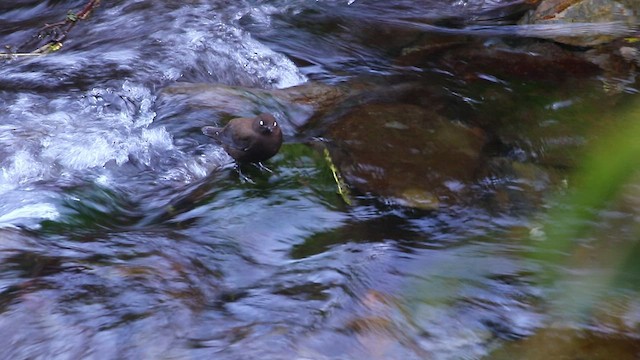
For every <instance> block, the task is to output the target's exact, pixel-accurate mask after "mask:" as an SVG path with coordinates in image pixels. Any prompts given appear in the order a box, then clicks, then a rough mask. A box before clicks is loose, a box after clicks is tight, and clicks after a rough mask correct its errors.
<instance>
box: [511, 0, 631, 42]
mask: <svg viewBox="0 0 640 360" xmlns="http://www.w3.org/2000/svg"><path fill="white" fill-rule="evenodd" d="M639 11H640V2H638V1H636V0H545V1H543V2H542V3H541V4H540V5H539V6H538V8H537V9H536V10H535V11H534V12H532V13H531V14H530V15H529V16H526V17H525V18H524V19H523V23H528V24H547V25H558V27H557V28H556V31H557V32H558V34H560V32H561V31H562V32H563V33H566V32H567V31H568V32H570V34H568V35H558V36H553V37H552V39H553V40H555V41H557V42H560V43H564V44H569V45H576V46H594V45H600V44H604V43H607V42H610V41H612V40H614V39H616V38H619V37H622V36H625V35H627V34H629V33H630V32H631V29H632V28H633V27H634V26H637V23H638V13H639ZM599 23H601V24H602V25H598V24H599ZM577 24H591V25H595V26H584V27H570V25H577ZM552 30H553V29H552V28H551V29H549V31H552ZM571 32H572V33H571Z"/></svg>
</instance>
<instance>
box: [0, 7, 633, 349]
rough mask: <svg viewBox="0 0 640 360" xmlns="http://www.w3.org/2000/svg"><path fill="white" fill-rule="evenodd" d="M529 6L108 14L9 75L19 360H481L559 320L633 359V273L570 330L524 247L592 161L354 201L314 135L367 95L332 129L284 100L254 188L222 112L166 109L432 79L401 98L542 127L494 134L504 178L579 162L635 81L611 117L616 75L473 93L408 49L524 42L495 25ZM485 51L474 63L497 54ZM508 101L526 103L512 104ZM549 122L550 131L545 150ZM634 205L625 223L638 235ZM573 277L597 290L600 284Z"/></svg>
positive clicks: (52, 17) (620, 215) (466, 115)
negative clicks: (280, 136)
mask: <svg viewBox="0 0 640 360" xmlns="http://www.w3.org/2000/svg"><path fill="white" fill-rule="evenodd" d="M85 3H86V1H80V0H75V1H54V0H49V1H26V0H25V1H19V0H9V1H7V0H5V1H3V3H2V4H0V24H1V26H0V44H2V45H12V46H14V47H17V46H19V45H20V44H22V43H24V42H26V41H28V40H29V39H30V38H31V37H32V36H33V35H34V34H35V33H37V30H38V29H39V28H40V27H41V26H42V25H43V24H46V23H52V22H55V21H59V20H60V19H64V17H65V16H66V14H67V11H68V10H70V9H76V10H77V9H81V8H82V7H83V6H84V4H85ZM514 4H515V5H514ZM518 6H520V5H519V4H516V3H510V2H500V1H494V2H489V1H477V2H475V1H448V0H447V1H436V0H428V1H427V0H425V1H402V0H395V1H358V0H355V1H353V0H351V1H347V0H342V1H337V0H336V1H329V0H325V1H297V0H296V1H280V0H263V1H259V0H253V1H250V0H237V1H224V0H208V1H205V0H201V1H200V0H193V1H173V0H162V1H157V0H153V1H151V0H126V1H125V0H122V1H102V2H101V4H100V6H99V7H97V8H96V9H95V10H94V12H93V13H92V15H91V16H90V17H89V18H87V19H85V20H82V21H79V22H78V24H77V25H76V27H75V28H73V29H72V31H71V32H70V33H69V37H68V38H67V40H66V41H65V42H64V45H63V47H62V49H61V50H59V51H57V52H54V53H51V54H49V55H46V56H38V57H20V58H13V59H5V60H2V63H1V64H0V65H1V66H0V348H1V349H2V350H0V358H2V359H80V358H82V359H125V358H126V359H192V358H193V359H211V358H220V359H258V358H260V359H338V358H341V359H352V358H353V359H361V358H379V359H391V358H394V359H462V358H465V359H475V358H484V357H487V358H490V357H491V356H498V355H492V353H493V352H494V351H495V350H496V349H500V348H502V347H504V346H507V345H508V344H511V343H513V342H517V341H520V340H522V339H528V338H531V337H534V336H535V335H536V334H540V333H541V332H544V331H545V330H549V329H552V330H553V331H560V332H562V331H569V335H566V334H565V333H563V334H565V335H558V338H563V336H565V337H569V338H570V337H571V336H573V334H583V335H584V334H587V335H584V336H585V337H588V338H594V339H596V340H594V341H597V339H600V336H602V337H611V338H615V339H617V341H620V342H622V343H623V344H625V345H624V346H623V345H620V348H624V349H627V348H628V347H630V348H631V349H635V350H637V349H638V348H637V343H636V342H635V340H634V339H636V338H635V336H637V334H638V329H639V328H640V327H639V326H640V325H639V324H640V315H639V314H640V302H638V300H637V299H638V293H637V290H638V289H637V288H634V286H629V285H628V283H633V281H632V280H631V281H629V282H626V283H623V284H622V285H620V286H619V287H615V288H611V289H607V290H606V291H603V293H602V294H601V297H602V298H608V299H613V300H611V303H613V304H616V305H612V308H611V309H604V310H602V313H603V314H604V315H602V316H600V317H597V316H594V317H590V318H586V319H582V318H581V319H580V320H575V318H571V320H567V321H566V322H564V323H562V324H561V325H558V324H555V325H554V320H555V316H556V315H557V314H556V312H557V310H553V306H551V305H549V304H550V303H553V302H554V301H555V300H554V299H555V298H554V297H553V295H554V294H556V293H557V292H558V289H561V288H562V286H563V285H562V284H560V285H553V286H552V285H543V284H544V283H543V282H538V281H537V276H538V275H539V274H540V271H541V270H540V269H541V267H544V261H543V263H542V264H541V262H540V260H533V259H530V258H528V257H527V256H525V255H523V254H525V253H526V252H528V251H532V249H534V248H535V247H532V245H531V243H530V242H529V240H530V238H531V237H535V236H533V235H535V234H536V231H537V229H538V227H539V221H540V216H539V215H537V212H538V211H542V210H544V209H545V207H546V206H547V205H548V204H549V201H550V200H549V197H550V196H551V195H552V194H553V192H554V191H558V190H560V191H561V190H562V189H563V184H564V181H565V180H566V178H567V177H568V176H569V174H570V170H571V168H570V166H569V165H566V164H567V163H570V164H574V163H575V159H573V158H572V160H571V161H565V160H564V158H563V160H558V161H557V162H556V163H553V165H551V166H549V167H543V166H542V165H540V166H538V167H526V168H525V170H524V172H525V173H527V174H530V173H532V172H534V173H536V175H534V176H525V175H522V172H520V173H501V172H499V171H495V172H491V171H489V172H488V173H489V174H490V175H487V176H484V177H481V179H482V180H481V181H476V182H474V186H472V188H473V189H472V194H473V196H471V197H470V198H469V199H466V200H465V201H452V202H450V203H447V204H443V205H442V206H441V208H440V209H439V210H435V211H432V210H424V209H415V208H411V207H407V206H402V205H401V204H400V205H399V204H398V203H394V202H393V201H390V200H389V199H388V198H387V197H384V196H382V197H379V196H377V194H376V193H375V191H360V192H358V191H354V195H353V196H354V200H355V201H354V203H353V204H351V205H348V204H347V203H345V200H344V199H343V198H341V196H339V195H337V194H336V183H335V182H334V180H333V178H332V177H331V173H330V172H329V171H328V164H327V162H326V161H325V160H324V158H323V156H322V155H320V153H318V152H317V151H316V150H314V148H313V147H312V146H308V145H307V143H308V142H309V140H310V139H312V138H316V137H318V136H319V137H322V136H323V135H324V129H325V128H326V127H327V126H331V124H332V123H333V122H336V121H338V120H336V119H339V118H340V117H341V114H342V113H340V111H345V110H344V109H345V108H349V109H350V108H352V107H355V106H360V105H362V104H363V103H367V101H368V100H366V99H367V98H366V97H364V98H363V97H356V100H354V102H353V103H349V104H347V105H344V104H342V105H340V106H341V107H336V108H339V109H342V110H336V114H337V115H335V116H332V115H331V114H332V113H331V109H329V110H326V109H324V110H323V111H325V114H329V115H326V116H324V117H322V118H321V119H320V120H318V119H316V120H317V121H316V122H315V123H313V124H311V125H300V123H299V122H296V119H295V116H293V117H292V116H290V115H291V114H297V113H296V111H297V110H296V109H295V108H293V107H292V108H286V107H285V108H282V107H273V106H271V105H269V103H268V101H267V100H265V99H262V100H260V101H262V102H260V101H258V102H257V104H258V105H256V106H258V107H260V106H264V110H273V109H275V115H276V117H277V118H278V120H279V121H281V123H282V127H283V129H284V133H285V144H284V146H283V149H282V151H281V153H280V154H279V155H277V156H276V157H275V158H274V159H272V160H271V161H268V162H267V163H266V164H265V165H266V166H267V167H268V168H269V169H270V171H268V170H264V169H262V170H260V169H253V168H250V169H247V170H246V171H247V173H246V174H245V175H247V176H248V178H249V180H248V181H245V180H243V179H242V178H241V177H239V176H238V174H237V173H236V171H235V170H234V169H233V164H232V163H231V161H230V158H229V156H228V155H227V154H226V153H225V152H224V151H223V150H222V149H221V148H220V147H219V146H218V145H216V144H214V143H212V142H211V141H209V140H208V139H207V138H206V137H204V136H203V135H202V134H201V133H200V130H199V129H200V127H201V126H203V125H213V124H219V123H220V121H221V120H223V119H222V117H220V116H218V117H215V116H213V117H212V115H211V114H212V113H211V112H208V110H207V109H204V110H203V109H201V108H198V109H183V108H181V107H180V106H178V105H176V103H175V101H174V102H172V101H171V100H167V101H165V100H163V99H164V98H165V96H166V95H165V93H164V91H165V89H166V88H167V87H171V86H175V85H176V84H181V83H207V84H212V85H214V84H220V85H229V86H237V87H239V88H234V89H243V88H251V89H262V90H264V91H279V89H282V90H284V89H287V88H291V87H294V86H297V85H303V84H309V83H314V82H316V83H321V84H323V85H328V86H336V87H337V86H346V87H352V88H353V89H361V88H359V86H360V87H361V86H364V87H365V90H364V91H365V92H367V91H369V90H368V89H370V88H367V86H369V85H360V84H361V83H367V84H371V83H375V84H376V85H375V86H376V89H379V87H380V86H381V87H383V88H384V87H386V86H389V87H391V86H392V85H394V84H398V83H411V84H413V83H416V82H418V83H421V84H423V85H424V84H426V85H425V86H427V87H428V88H429V89H430V91H431V94H434V93H435V94H436V95H433V98H431V99H424V98H421V96H422V95H423V94H424V92H416V93H415V94H413V93H411V92H410V93H409V95H404V96H405V97H404V98H403V99H393V98H392V99H388V100H385V103H386V104H388V105H389V104H391V105H393V103H394V102H397V103H402V102H404V103H406V102H411V103H412V104H414V106H418V105H419V106H421V107H430V106H432V107H433V108H434V109H437V110H438V111H442V112H443V113H446V116H447V117H448V118H451V119H454V120H453V121H454V122H465V121H467V120H468V121H469V122H474V126H484V125H486V124H488V123H489V120H488V119H489V118H492V117H494V116H495V117H498V115H504V114H506V113H510V114H514V117H517V116H519V117H520V118H524V119H528V123H527V124H528V125H522V126H519V125H517V124H516V120H514V123H513V124H511V123H506V122H504V121H503V122H501V123H500V125H499V129H498V130H495V131H493V133H494V134H495V137H496V138H500V139H502V140H504V139H509V140H510V141H508V140H504V141H501V143H500V145H491V144H493V142H489V145H486V146H485V150H483V151H484V155H483V156H482V157H483V158H486V157H490V158H491V159H493V160H492V161H488V162H487V163H485V165H484V167H486V168H490V167H491V166H492V165H490V164H496V163H497V162H499V161H498V158H500V159H504V158H509V159H511V160H514V159H515V160H517V161H522V162H523V163H525V162H527V161H529V160H531V159H537V156H542V155H544V154H545V152H547V151H550V150H549V149H550V148H553V147H554V145H558V144H561V145H567V144H569V145H567V146H568V147H570V148H571V149H572V150H573V149H574V148H581V146H582V145H583V144H584V143H585V142H586V140H585V136H586V135H584V134H583V133H580V134H578V135H576V134H577V133H578V130H574V129H576V127H572V126H573V125H575V124H576V123H571V124H572V125H571V126H565V125H563V124H564V123H566V122H567V121H568V120H567V119H568V118H579V117H582V116H584V117H587V118H589V119H591V118H594V117H601V116H602V115H603V114H604V113H606V112H607V111H609V109H614V108H616V106H618V104H620V103H622V104H624V103H628V102H629V101H630V100H629V99H634V98H635V92H636V85H637V84H636V83H635V80H633V79H631V80H629V81H626V82H625V81H622V80H620V81H619V83H618V84H622V85H620V87H621V88H622V90H621V91H620V93H619V94H618V95H616V99H618V100H616V102H615V103H614V102H613V101H612V102H610V103H611V104H609V103H607V104H605V105H603V106H602V107H600V108H599V109H598V110H597V111H595V112H594V111H593V107H592V104H593V101H595V99H601V98H602V97H603V96H605V97H606V95H603V90H602V88H603V86H602V84H603V82H605V80H603V77H602V76H601V75H598V74H595V75H593V76H584V77H582V80H581V82H580V83H579V84H577V83H572V82H571V81H566V79H565V78H564V77H563V76H561V75H553V77H552V79H551V81H549V79H545V81H546V82H543V83H537V82H535V81H524V80H523V81H515V80H514V81H512V80H504V79H501V78H500V75H496V74H494V73H493V72H491V70H490V68H488V69H489V70H487V71H485V72H484V73H481V72H475V73H474V74H475V80H478V79H480V81H481V83H482V84H484V85H482V86H478V83H477V82H474V81H472V80H471V79H470V78H463V77H461V76H458V75H457V74H456V73H455V72H454V71H453V70H451V68H447V67H446V66H444V65H443V64H444V62H446V61H449V60H451V59H449V60H447V58H446V56H445V57H443V59H444V60H441V61H443V62H437V61H430V60H428V61H424V62H420V64H419V65H416V63H411V61H405V60H406V59H404V58H403V56H404V54H406V53H407V51H408V49H411V48H412V46H413V48H414V49H415V48H419V44H424V42H423V41H424V39H425V38H426V39H432V40H429V41H427V43H433V44H436V45H437V44H438V43H439V41H440V40H439V39H443V38H446V39H449V38H450V37H451V36H461V37H465V38H468V37H471V38H473V39H474V41H475V40H477V41H478V44H481V46H482V47H483V48H491V46H492V44H494V43H496V42H497V41H502V40H503V38H504V39H506V40H504V41H506V42H508V41H517V40H518V39H519V38H518V36H519V35H520V33H518V32H517V31H515V30H514V28H513V27H512V28H508V27H507V28H504V29H505V30H499V29H501V28H500V26H501V24H503V23H507V22H509V23H512V21H511V20H509V19H512V18H513V16H512V14H515V13H517V14H521V13H522V10H521V9H520V8H519V7H518ZM402 23H405V24H407V23H411V24H414V25H415V24H418V23H420V24H422V25H421V26H407V27H403V26H401V25H399V24H402ZM469 24H471V25H474V26H475V25H477V26H480V25H483V26H484V25H487V24H489V25H491V26H493V27H492V29H494V30H495V29H497V30H495V31H491V32H482V31H479V30H478V28H473V27H467V25H469ZM515 28H516V29H519V30H521V28H518V27H517V26H516V27H515ZM464 29H467V30H464ZM474 29H475V30H474ZM454 30H455V31H454ZM474 31H476V32H477V31H479V32H477V33H474ZM501 31H503V33H502V32H501ZM514 31H515V32H514ZM474 34H475V35H474ZM514 39H515V40H514ZM447 41H448V40H447ZM447 41H444V42H443V43H447ZM536 41H537V40H536ZM436 45H434V47H433V48H431V49H436V48H437V46H436ZM474 46H475V45H474ZM403 49H404V52H403ZM429 49H430V48H427V52H428V51H429ZM467 54H471V55H469V56H470V57H469V58H466V59H462V60H464V62H466V63H473V62H474V61H475V60H476V59H479V61H486V58H482V57H474V55H473V54H474V53H473V52H471V53H467ZM461 56H462V55H461ZM460 60H461V59H460V58H456V59H455V61H460ZM451 61H452V62H453V61H454V60H451ZM491 66H494V67H496V68H500V64H498V63H497V62H495V63H492V64H491ZM485 69H487V68H485ZM549 71H550V72H552V71H553V70H549ZM566 77H568V78H570V77H571V75H567V76H566ZM363 79H364V80H363ZM345 84H346V85H345ZM380 84H382V85H380ZM558 84H561V85H558ZM578 85H579V86H580V87H578ZM420 88H421V89H424V87H420ZM558 89H559V90H558ZM576 89H579V90H576ZM376 91H378V90H376ZM372 92H375V91H373V90H372ZM505 94H516V95H514V96H516V97H518V96H520V97H519V98H518V99H519V100H518V101H513V102H509V103H508V105H505V104H504V103H502V105H500V104H501V103H500V102H501V101H502V100H500V99H503V98H504V96H505ZM247 96H251V95H247ZM612 97H613V96H612ZM612 97H610V98H612ZM358 99H360V100H358ZM362 99H365V100H362ZM407 99H409V100H407ZM491 99H494V102H491ZM495 99H497V100H495ZM238 101H240V100H238ZM429 101H433V103H429V104H425V103H426V102H429ZM636 101H637V99H636ZM416 104H417V105H416ZM456 104H457V105H456ZM487 104H488V105H487ZM391 105H390V106H391ZM270 106H271V107H270ZM502 106H504V107H502ZM229 107H230V108H233V104H230V105H229ZM529 107H530V109H529ZM228 115H229V116H232V115H234V114H232V111H228ZM235 115H242V114H235ZM532 123H533V124H535V125H531V124H532ZM592 123H596V121H593V122H589V124H592ZM582 125H584V124H582V123H581V122H579V121H578V122H577V126H578V127H580V126H582ZM305 126H306V127H305ZM390 126H395V128H402V126H404V125H403V124H396V123H393V124H391V125H390ZM585 127H586V125H585ZM532 128H533V129H536V131H542V132H544V131H547V130H548V129H551V133H552V134H553V136H549V137H545V136H547V135H544V136H540V135H539V134H536V133H535V131H534V134H533V135H531V137H529V135H528V134H527V133H526V132H527V131H529V130H530V129H532ZM567 128H568V129H567ZM574 131H575V132H574ZM545 134H547V133H545ZM554 141H555V143H554ZM504 144H508V146H507V145H504ZM392 145H394V146H398V145H399V144H392ZM392 145H389V146H392ZM380 147H381V150H380V153H379V156H380V157H384V156H385V150H384V148H385V147H384V144H380ZM563 149H564V148H563ZM563 151H564V150H563ZM561 156H565V157H566V156H568V155H566V154H562V155H561ZM571 156H573V155H571ZM515 160H514V161H515ZM553 161H555V160H553V159H552V160H550V161H549V162H553ZM541 163H542V162H541ZM487 164H489V165H487ZM416 171H417V170H416ZM434 171H438V169H435V170H434ZM454 180H455V179H454ZM447 184H448V185H447V186H448V187H449V189H454V188H455V189H457V188H458V187H462V186H463V185H460V184H459V183H458V182H456V181H453V180H452V181H449V182H447ZM496 187H502V188H503V189H505V191H504V194H508V197H509V199H508V200H504V201H503V202H501V201H500V199H497V200H496V198H497V196H494V195H495V194H494V192H492V191H489V190H488V189H495V188H496ZM489 198H490V199H489ZM488 199H489V200H488ZM634 214H637V212H635V213H634V211H632V210H629V211H628V212H624V211H620V212H616V213H615V214H613V213H612V214H610V218H611V219H614V220H615V221H621V220H620V219H626V220H628V222H627V223H625V224H629V223H633V220H632V219H633V217H634V216H635V215H634ZM616 219H617V220H616ZM612 221H613V220H612ZM531 234H533V235H531ZM621 241H622V240H621ZM533 251H535V250H533ZM550 266H555V265H550ZM565 270H566V272H568V273H572V272H576V273H579V272H583V273H582V276H583V277H584V278H588V277H589V276H590V274H592V273H593V272H597V271H599V270H601V269H599V268H597V267H593V268H589V267H587V268H582V267H576V268H572V267H570V266H569V268H568V269H565ZM636 274H637V273H636ZM580 279H582V278H580ZM580 279H577V280H576V279H573V280H566V281H567V282H568V283H571V282H572V281H575V282H580V281H582V280H580ZM636 280H637V279H636ZM567 286H570V284H569V285H567ZM594 291H595V290H594ZM602 318H604V319H606V320H602V322H599V321H598V319H602ZM612 323H613V324H618V323H624V325H623V326H622V325H621V326H617V327H616V326H613V325H611V324H612ZM558 329H559V330H558ZM594 334H595V335H594ZM602 334H604V335H602ZM534 346H535V345H534ZM537 346H539V347H540V346H541V345H540V344H538V345H537ZM625 346H627V347H625ZM577 351H578V353H580V352H579V351H583V353H584V354H588V350H585V349H584V347H583V348H582V350H577ZM630 351H631V350H630ZM630 353H631V352H629V354H630ZM624 354H627V353H624ZM636 354H637V352H636ZM521 356H522V357H521V358H526V357H525V356H524V355H521ZM531 358H535V357H534V356H533V355H531Z"/></svg>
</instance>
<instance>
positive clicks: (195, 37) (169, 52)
mask: <svg viewBox="0 0 640 360" xmlns="http://www.w3.org/2000/svg"><path fill="white" fill-rule="evenodd" d="M151 6H154V7H157V9H156V10H155V12H154V13H156V14H157V17H156V18H154V19H149V18H147V16H148V14H149V13H150V11H148V9H145V10H146V11H137V10H136V9H135V6H132V4H129V3H127V4H120V5H113V4H104V5H102V6H101V8H100V11H97V12H96V13H95V14H94V18H92V23H91V26H88V27H86V28H84V29H82V30H78V29H76V30H74V31H82V33H81V34H80V33H76V34H75V35H76V36H72V37H71V39H70V40H69V41H68V42H67V43H66V44H65V46H64V49H63V50H62V51H60V52H58V53H54V54H50V55H47V56H43V57H38V58H28V59H20V60H14V61H12V62H9V63H7V64H6V65H5V66H4V67H3V68H2V69H0V81H3V82H7V83H10V84H16V86H17V87H26V88H34V89H39V88H43V89H45V90H46V91H31V90H30V91H18V92H15V93H11V92H6V91H5V92H2V93H0V99H1V100H0V105H2V108H0V202H2V203H4V204H5V205H3V206H0V227H2V226H20V225H29V226H31V225H33V224H37V223H38V221H40V220H42V219H53V218H55V217H56V216H57V211H56V206H57V204H58V202H59V200H60V198H61V197H62V196H63V195H61V194H60V192H59V191H53V192H52V191H51V189H64V188H68V187H72V186H77V185H79V184H86V183H92V182H93V183H95V184H97V185H99V186H102V187H107V188H109V187H116V186H119V185H121V184H123V183H127V182H129V181H130V176H135V174H134V173H132V170H131V167H130V168H129V169H128V170H127V171H124V170H122V171H120V170H119V168H120V167H123V166H125V165H126V164H132V161H133V164H135V167H136V169H137V170H139V171H146V172H150V173H152V175H151V176H150V178H151V180H148V181H149V183H155V182H163V181H165V182H166V181H171V182H177V183H182V184H184V183H188V182H191V181H193V180H196V179H199V178H202V177H204V176H206V175H207V173H208V172H210V171H211V170H212V169H214V168H216V167H219V166H224V165H225V164H228V162H229V158H228V157H227V156H226V154H225V153H224V151H222V150H221V149H220V148H219V147H217V146H213V145H203V146H204V148H203V149H200V151H198V152H196V151H195V149H194V148H190V149H185V148H178V147H176V146H175V145H174V134H170V133H169V132H168V131H167V130H166V129H165V128H164V127H162V126H154V124H153V123H154V120H155V118H156V116H157V114H156V113H155V110H154V105H155V100H156V92H157V89H158V88H159V87H161V86H162V85H163V84H168V83H171V82H174V81H176V80H189V81H202V82H215V83H217V82H222V83H226V84H231V85H244V86H254V87H263V88H283V87H289V86H294V85H298V84H300V83H302V82H304V81H306V78H305V77H304V75H302V74H301V73H300V72H299V71H298V69H297V68H296V66H295V65H294V64H293V62H291V61H290V60H289V59H288V58H287V57H286V56H284V55H283V54H279V53H277V52H275V51H273V50H271V49H270V48H269V47H267V46H265V45H264V44H262V43H260V42H259V41H257V40H255V39H253V37H252V36H251V35H250V34H249V33H247V32H245V31H243V30H241V29H240V28H239V27H238V26H237V25H236V24H235V22H236V20H237V19H234V18H233V16H232V17H225V16H221V15H219V14H217V12H216V11H215V10H216V9H215V8H213V7H212V5H210V4H199V5H194V6H178V7H176V8H175V9H172V8H170V7H171V5H166V4H159V3H153V5H151ZM165 7H167V8H165ZM124 18H126V19H127V20H126V24H125V23H123V20H122V19H124ZM105 44H108V45H105ZM76 84H77V85H76ZM78 87H80V88H83V87H84V88H85V89H80V88H78ZM153 179H155V180H153ZM130 187H134V188H135V186H133V185H132V186H130ZM16 199H19V201H16ZM29 219H31V220H29Z"/></svg>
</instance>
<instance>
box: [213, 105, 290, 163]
mask: <svg viewBox="0 0 640 360" xmlns="http://www.w3.org/2000/svg"><path fill="white" fill-rule="evenodd" d="M202 133H203V134H205V135H207V136H209V137H212V138H214V139H216V140H217V141H218V142H219V143H220V144H221V145H222V148H223V149H224V150H225V151H226V152H227V153H228V154H229V155H231V157H232V158H234V159H235V160H236V161H237V162H238V163H259V162H261V161H265V160H267V159H269V158H271V157H272V156H274V155H275V154H277V153H278V150H280V145H282V131H281V130H280V127H279V126H278V122H277V121H276V119H275V118H274V117H273V115H271V114H260V115H258V116H256V117H255V118H237V119H233V120H231V121H229V123H228V124H227V125H226V126H225V127H223V128H218V127H213V126H205V127H203V128H202Z"/></svg>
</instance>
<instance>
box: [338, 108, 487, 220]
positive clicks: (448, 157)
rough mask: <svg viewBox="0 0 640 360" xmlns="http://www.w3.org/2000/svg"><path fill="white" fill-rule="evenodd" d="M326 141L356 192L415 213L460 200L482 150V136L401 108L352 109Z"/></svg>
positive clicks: (436, 117) (423, 111) (426, 112)
mask: <svg viewBox="0 0 640 360" xmlns="http://www.w3.org/2000/svg"><path fill="white" fill-rule="evenodd" d="M327 137H328V138H329V139H330V140H331V141H332V143H331V144H332V148H331V150H332V151H331V152H332V156H333V157H334V160H335V162H336V164H337V165H338V167H339V168H340V170H341V171H342V175H343V176H344V177H345V179H346V180H347V182H348V183H349V184H350V185H351V186H353V187H354V188H355V189H356V190H358V191H360V192H363V193H373V194H375V195H378V196H381V197H383V198H384V199H386V200H388V201H389V202H391V203H395V204H400V205H403V206H409V207H414V208H419V209H435V208H437V207H438V206H439V205H440V204H441V203H443V202H444V203H451V202H453V201H456V200H457V199H459V198H460V197H461V196H464V195H463V194H464V193H465V192H466V190H467V187H468V185H469V184H470V183H471V182H472V181H473V180H474V178H475V174H476V170H477V169H478V167H479V166H480V165H481V150H482V148H483V146H484V144H485V137H484V133H483V132H482V131H480V130H477V129H474V128H470V127H467V126H465V125H462V124H459V123H455V122H452V121H449V120H447V119H445V118H443V117H442V116H440V115H438V114H436V113H434V112H432V111H429V110H426V109H424V108H421V107H418V106H415V105H406V104H389V105H387V104H367V105H362V106H359V107H356V108H354V109H353V110H352V111H351V112H350V113H348V114H347V115H346V116H344V117H343V118H341V119H339V120H337V121H336V122H335V123H334V124H333V125H332V126H331V127H330V129H329V130H328V133H327Z"/></svg>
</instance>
